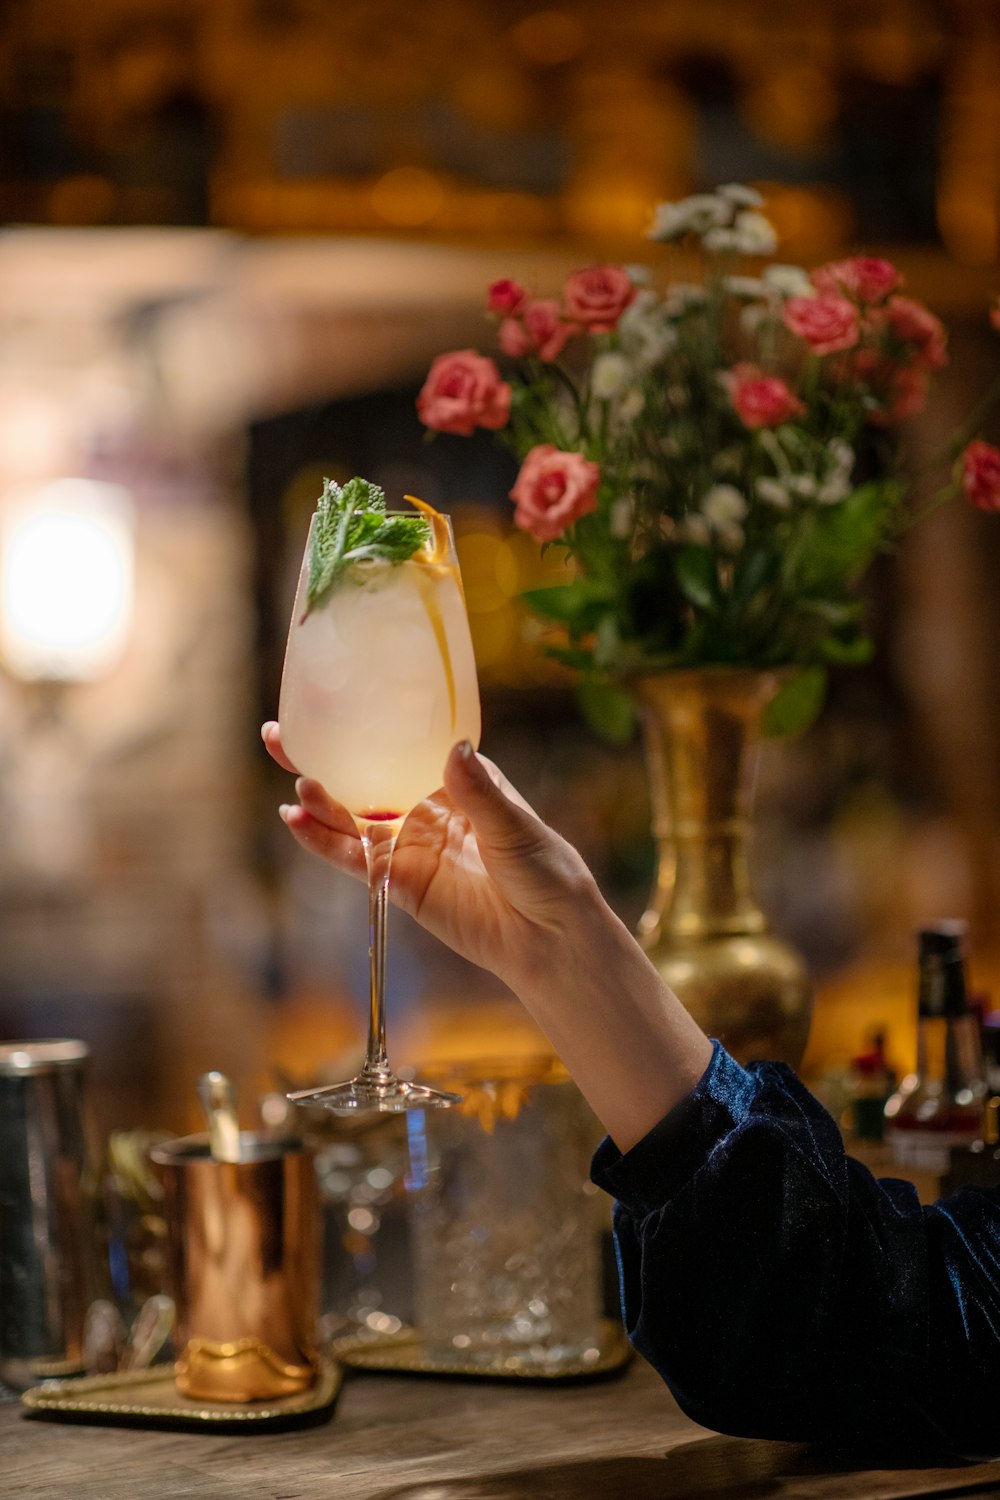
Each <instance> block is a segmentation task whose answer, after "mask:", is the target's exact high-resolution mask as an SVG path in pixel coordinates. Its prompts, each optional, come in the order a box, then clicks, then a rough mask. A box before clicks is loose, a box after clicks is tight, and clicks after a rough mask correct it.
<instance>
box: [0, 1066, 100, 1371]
mask: <svg viewBox="0 0 1000 1500" xmlns="http://www.w3.org/2000/svg"><path fill="white" fill-rule="evenodd" d="M88 1056H89V1053H88V1049H87V1047H86V1045H85V1044H84V1043H83V1042H79V1041H24V1042H5V1043H2V1044H0V1379H2V1380H4V1381H5V1382H6V1383H7V1384H8V1385H10V1386H13V1387H14V1388H15V1389H18V1390H23V1389H25V1388H26V1387H27V1386H30V1385H32V1384H33V1383H34V1382H35V1381H38V1380H42V1379H44V1378H46V1377H49V1376H56V1375H67V1374H72V1373H75V1372H76V1371H78V1370H80V1369H81V1367H82V1353H83V1322H84V1317H85V1314H86V1310H87V1306H88V1304H89V1302H90V1300H91V1296H92V1289H91V1280H92V1266H93V1261H92V1257H93V1251H94V1224H93V1216H92V1198H91V1196H90V1191H89V1188H90V1184H89V1180H88V1179H89V1168H90V1160H89V1154H88V1141H87V1131H86V1125H85V1112H84V1092H83V1091H84V1073H85V1068H86V1063H87V1059H88Z"/></svg>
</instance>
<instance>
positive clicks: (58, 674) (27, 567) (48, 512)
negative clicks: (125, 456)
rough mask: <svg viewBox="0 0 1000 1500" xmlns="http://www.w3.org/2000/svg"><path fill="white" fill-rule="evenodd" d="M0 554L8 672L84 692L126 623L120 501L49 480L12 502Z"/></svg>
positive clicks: (127, 546)
mask: <svg viewBox="0 0 1000 1500" xmlns="http://www.w3.org/2000/svg"><path fill="white" fill-rule="evenodd" d="M0 549H2V583H0V589H2V592H0V649H2V651H3V655H4V658H5V660H6V662H7V665H8V666H9V667H10V669H11V671H12V672H14V673H15V674H16V675H17V676H18V677H22V678H25V679H27V680H29V681H35V682H37V681H48V682H53V681H54V682H90V681H93V680H94V679H95V678H99V677H103V676H104V675H105V674H106V673H107V672H109V671H110V670H111V669H112V667H114V666H115V665H116V663H117V662H118V660H119V658H120V657H121V655H122V653H123V652H124V650H125V646H126V643H127V641H128V636H129V630H130V627H131V622H132V595H133V575H134V548H133V509H132V501H131V497H130V495H129V494H128V491H127V490H124V489H122V488H121V486H120V485H114V484H106V483H102V482H100V481H97V480H91V479H58V480H55V481H53V482H52V483H51V484H47V485H45V486H44V487H43V488H41V489H38V490H33V491H32V492H31V493H29V494H22V495H20V496H18V497H16V498H14V499H12V500H11V502H10V504H9V506H8V507H7V508H6V509H5V511H4V514H3V518H2V521H0Z"/></svg>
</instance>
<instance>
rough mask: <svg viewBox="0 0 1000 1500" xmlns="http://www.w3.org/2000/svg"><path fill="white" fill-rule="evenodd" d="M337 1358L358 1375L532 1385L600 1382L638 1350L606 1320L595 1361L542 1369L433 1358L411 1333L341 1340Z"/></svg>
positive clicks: (522, 1362) (514, 1359)
mask: <svg viewBox="0 0 1000 1500" xmlns="http://www.w3.org/2000/svg"><path fill="white" fill-rule="evenodd" d="M331 1347H332V1352H333V1354H334V1355H335V1357H336V1359H337V1360H339V1362H340V1363H341V1364H343V1365H347V1366H348V1367H349V1368H350V1369H353V1370H370V1371H374V1372H377V1373H381V1374H384V1375H389V1374H392V1375H397V1374H407V1375H409V1374H412V1375H456V1376H461V1377H463V1378H468V1377H472V1378H474V1379H476V1380H532V1381H543V1382H546V1383H549V1382H557V1383H558V1382H560V1381H564V1380H565V1381H571V1380H596V1379H599V1378H600V1377H602V1376H606V1375H610V1374H612V1373H613V1372H614V1371H616V1370H620V1369H622V1368H623V1367H624V1366H625V1365H626V1364H627V1363H628V1361H629V1359H630V1358H631V1355H632V1346H631V1345H630V1344H629V1342H628V1339H627V1338H626V1337H625V1330H624V1329H623V1328H622V1326H621V1324H620V1323H616V1322H613V1321H612V1320H611V1319H610V1318H602V1319H601V1323H600V1328H599V1332H598V1341H597V1345H596V1347H595V1350H594V1356H593V1358H592V1359H587V1360H584V1359H581V1360H577V1361H575V1362H573V1363H563V1364H558V1365H557V1364H552V1365H544V1364H540V1363H539V1362H538V1361H537V1360H529V1359H520V1358H518V1356H517V1355H516V1354H514V1355H509V1356H508V1357H507V1358H506V1359H505V1360H504V1362H503V1364H502V1365H477V1364H473V1363H469V1364H461V1363H458V1362H456V1361H455V1360H451V1359H449V1360H447V1361H446V1360H439V1359H434V1358H432V1357H431V1356H430V1355H429V1354H428V1353H427V1351H426V1349H425V1348H424V1344H423V1340H422V1339H421V1337H420V1334H419V1332H418V1331H417V1330H416V1329H413V1328H407V1329H405V1330H403V1332H401V1333H394V1334H391V1335H387V1336H384V1337H379V1336H377V1335H358V1336H356V1337H346V1338H341V1339H337V1340H336V1342H335V1343H334V1344H333V1345H332V1346H331Z"/></svg>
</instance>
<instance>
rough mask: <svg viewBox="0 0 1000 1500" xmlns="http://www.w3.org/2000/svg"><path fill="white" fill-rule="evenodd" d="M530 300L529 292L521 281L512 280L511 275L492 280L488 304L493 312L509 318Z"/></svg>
mask: <svg viewBox="0 0 1000 1500" xmlns="http://www.w3.org/2000/svg"><path fill="white" fill-rule="evenodd" d="M527 300H528V294H527V292H526V291H525V289H524V287H523V286H522V285H521V283H520V282H519V281H511V279H510V277H509V276H504V277H502V278H501V279H500V280H499V281H494V282H491V284H490V288H489V291H488V292H487V294H486V305H487V307H488V308H489V310H490V312H491V313H497V314H498V315H499V316H500V317H501V318H509V317H510V316H511V314H512V313H516V312H518V311H519V310H520V308H521V307H522V306H523V305H524V303H525V302H526V301H527Z"/></svg>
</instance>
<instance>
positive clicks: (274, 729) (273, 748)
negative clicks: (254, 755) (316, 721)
mask: <svg viewBox="0 0 1000 1500" xmlns="http://www.w3.org/2000/svg"><path fill="white" fill-rule="evenodd" d="M260 737H261V739H262V740H263V741H264V745H265V748H266V749H267V752H268V754H269V755H270V757H271V759H272V760H276V761H277V763H278V765H279V766H281V767H282V769H283V770H285V771H291V773H292V775H293V776H297V775H298V774H299V771H298V767H297V766H294V765H293V764H292V762H291V761H290V760H289V759H288V756H287V755H286V754H285V751H284V747H283V746H282V743H281V731H280V729H279V728H278V725H277V722H276V721H275V720H274V719H268V721H267V723H266V724H262V725H261V727H260Z"/></svg>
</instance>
